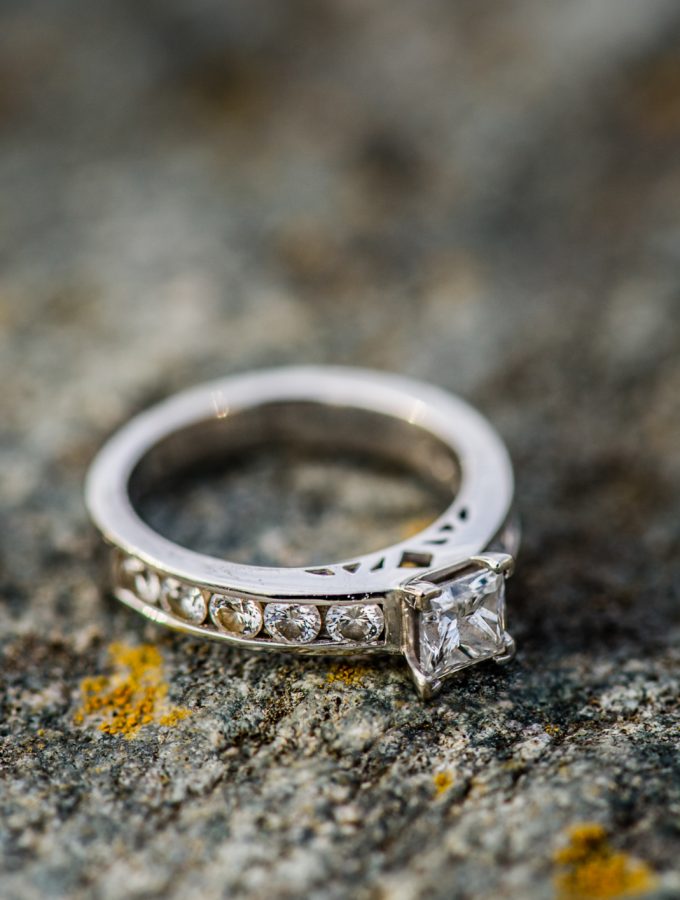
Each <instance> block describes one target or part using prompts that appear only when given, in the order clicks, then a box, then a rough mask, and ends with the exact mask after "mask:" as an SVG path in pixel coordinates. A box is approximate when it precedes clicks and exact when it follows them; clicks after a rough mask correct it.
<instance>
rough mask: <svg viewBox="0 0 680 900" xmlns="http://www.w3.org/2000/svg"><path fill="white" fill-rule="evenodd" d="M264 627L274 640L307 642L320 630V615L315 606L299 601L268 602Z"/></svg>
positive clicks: (287, 642) (294, 642) (290, 642)
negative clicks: (304, 604) (305, 604)
mask: <svg viewBox="0 0 680 900" xmlns="http://www.w3.org/2000/svg"><path fill="white" fill-rule="evenodd" d="M264 627H265V628H266V629H267V631H268V632H269V634H270V635H271V636H272V637H273V638H274V640H276V641H283V642H284V643H285V644H308V643H309V642H310V641H313V640H314V638H315V637H317V635H318V634H319V632H320V631H321V616H320V615H319V610H318V609H317V608H316V606H303V605H302V604H300V603H268V604H267V606H266V607H265V610H264Z"/></svg>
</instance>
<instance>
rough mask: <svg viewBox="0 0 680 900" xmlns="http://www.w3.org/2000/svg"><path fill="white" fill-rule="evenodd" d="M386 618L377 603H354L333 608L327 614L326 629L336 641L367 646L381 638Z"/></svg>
mask: <svg viewBox="0 0 680 900" xmlns="http://www.w3.org/2000/svg"><path fill="white" fill-rule="evenodd" d="M384 627H385V616H384V615H383V611H382V609H381V608H380V607H379V606H378V604H377V603H353V604H352V605H351V606H340V605H338V606H331V608H330V609H329V610H328V613H327V614H326V628H327V630H328V633H329V634H330V636H331V637H332V638H333V640H334V641H351V642H352V643H354V644H365V643H368V642H369V641H374V640H375V639H376V638H378V637H380V635H381V634H382V631H383V628H384Z"/></svg>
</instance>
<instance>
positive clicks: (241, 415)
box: [129, 401, 460, 566]
mask: <svg viewBox="0 0 680 900" xmlns="http://www.w3.org/2000/svg"><path fill="white" fill-rule="evenodd" d="M459 483H460V468H459V465H458V461H457V459H456V456H455V454H454V453H453V451H452V450H451V449H450V448H449V447H448V446H447V445H446V444H444V443H443V442H442V441H440V440H439V439H438V438H436V437H435V436H434V435H432V434H430V433H429V432H427V431H425V430H424V429H422V428H419V427H417V426H415V425H411V424H409V423H408V422H405V421H403V420H400V419H396V418H393V417H391V416H387V415H384V414H381V413H376V412H370V411H367V410H362V409H355V408H347V407H340V406H324V405H321V404H315V403H310V402H302V401H295V402H293V401H289V402H285V403H284V402H278V403H270V404H266V405H262V406H259V407H255V408H251V409H247V410H243V411H238V412H231V413H230V414H228V415H226V416H223V417H215V418H211V419H209V420H205V421H201V422H198V423H196V424H194V425H191V426H189V427H186V428H183V429H181V430H179V431H176V432H174V433H173V434H171V435H169V436H167V437H166V438H164V439H163V440H162V441H160V442H159V443H158V444H156V445H155V446H154V447H153V448H152V449H151V450H150V451H149V452H148V453H147V454H146V456H144V457H143V458H142V460H141V461H140V462H139V463H138V465H137V466H136V467H135V469H134V471H133V472H132V475H131V478H130V485H129V487H130V496H131V498H132V501H133V504H134V505H135V507H136V509H137V511H138V513H139V514H140V516H141V517H142V518H143V519H144V520H145V521H146V522H147V523H148V524H149V525H150V526H151V527H152V528H154V530H156V531H158V532H160V533H161V534H163V535H164V536H165V537H167V538H169V539H170V540H173V541H175V542H176V543H179V544H182V545H183V546H186V547H189V548H191V549H192V550H197V551H199V552H202V553H208V554H210V555H213V556H219V557H222V558H226V559H230V560H232V561H234V562H241V563H250V564H254V565H276V566H306V565H314V564H321V563H328V562H333V561H337V560H342V559H348V558H350V557H352V556H355V555H356V556H360V555H362V554H364V553H369V552H371V551H373V550H377V549H379V548H380V547H384V546H389V545H391V544H393V543H396V542H398V541H401V540H404V539H405V538H407V537H408V536H409V534H413V533H416V532H418V531H420V530H422V529H423V528H425V527H426V526H427V524H428V523H429V522H430V521H431V520H432V519H434V518H436V516H437V515H439V514H440V513H441V512H442V511H443V510H444V509H445V508H446V507H447V506H448V505H449V504H450V503H451V500H452V498H453V496H454V495H455V493H456V491H457V490H458V486H459Z"/></svg>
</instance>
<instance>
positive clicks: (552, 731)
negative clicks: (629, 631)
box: [545, 724, 560, 737]
mask: <svg viewBox="0 0 680 900" xmlns="http://www.w3.org/2000/svg"><path fill="white" fill-rule="evenodd" d="M545 733H546V734H549V735H550V737H556V736H557V735H558V734H559V733H560V726H559V725H550V724H548V725H546V726H545Z"/></svg>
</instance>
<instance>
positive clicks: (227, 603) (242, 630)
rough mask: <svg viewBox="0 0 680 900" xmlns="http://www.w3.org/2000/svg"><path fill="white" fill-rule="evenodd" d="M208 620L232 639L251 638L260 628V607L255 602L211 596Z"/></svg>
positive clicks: (217, 595) (216, 595)
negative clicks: (232, 636)
mask: <svg viewBox="0 0 680 900" xmlns="http://www.w3.org/2000/svg"><path fill="white" fill-rule="evenodd" d="M210 618H211V619H212V620H213V622H214V623H215V626H216V628H217V629H218V630H219V631H223V632H224V633H225V634H232V635H234V637H245V638H252V637H255V635H256V634H257V633H258V631H259V630H260V629H261V628H262V607H261V606H260V604H259V603H257V602H256V601H255V600H237V599H236V598H235V597H223V596H222V594H213V595H212V597H211V598H210Z"/></svg>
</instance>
